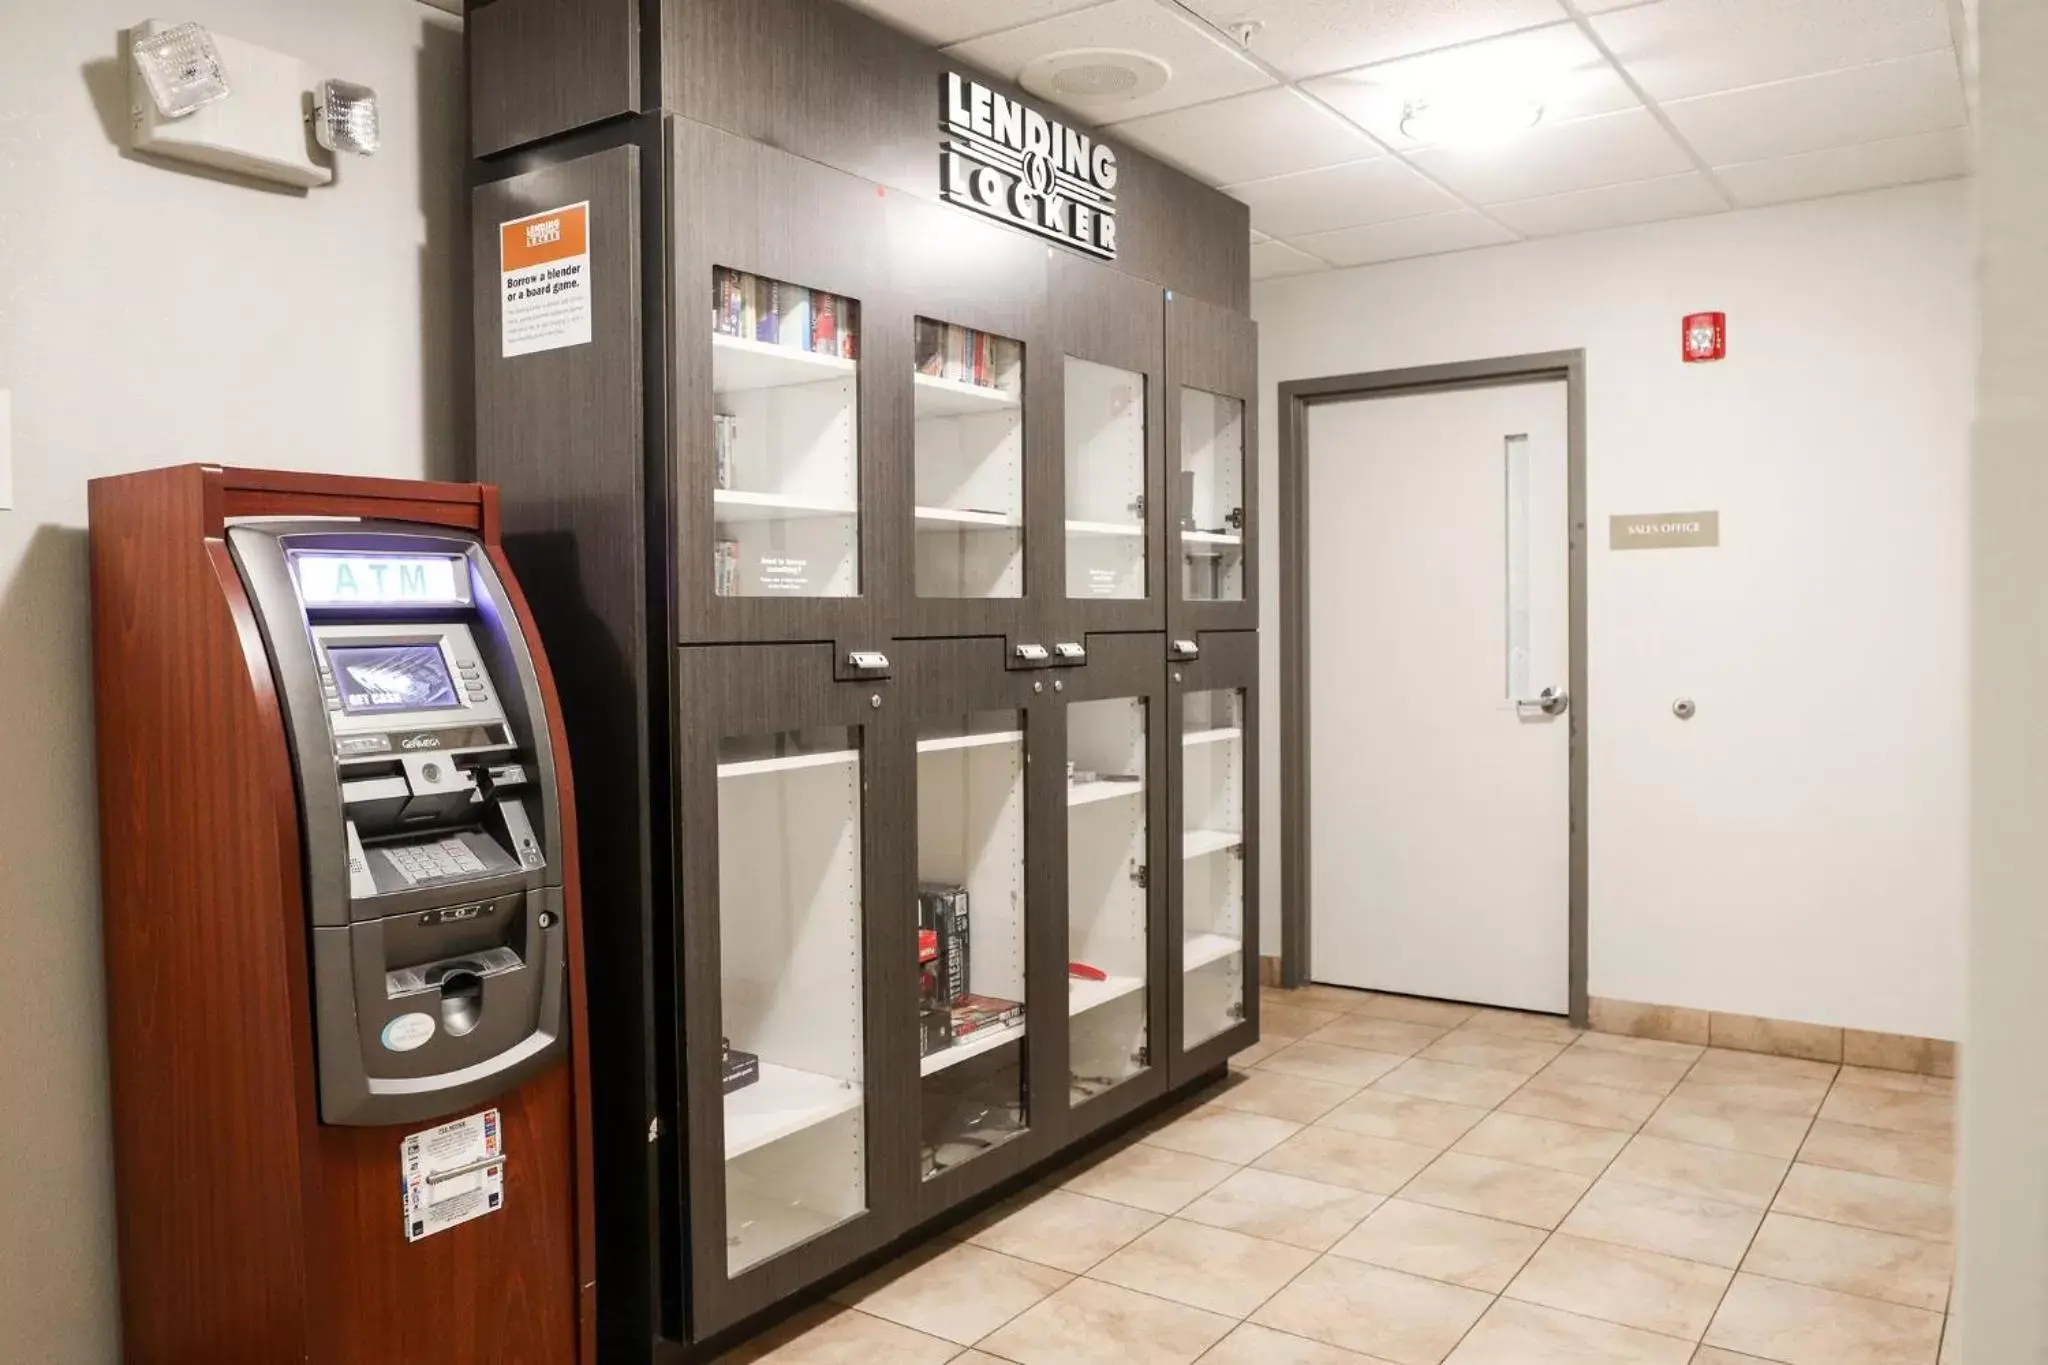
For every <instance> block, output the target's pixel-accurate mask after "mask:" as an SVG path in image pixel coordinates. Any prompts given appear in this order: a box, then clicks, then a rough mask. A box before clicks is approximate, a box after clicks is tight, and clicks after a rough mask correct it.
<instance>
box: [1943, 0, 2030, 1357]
mask: <svg viewBox="0 0 2048 1365" xmlns="http://www.w3.org/2000/svg"><path fill="white" fill-rule="evenodd" d="M1979 34H1980V38H1979V41H1980V51H1981V52H1982V55H1983V75H1982V87H1981V93H1982V99H1981V101H1980V105H1979V109H1980V115H1981V116H1980V121H1979V128H1980V130H1981V131H1980V146H1981V155H1980V164H1981V166H1982V171H1981V178H1982V193H1983V221H1982V226H1981V228H1980V230H1979V252H1980V264H1979V272H1980V273H1979V279H1980V281H1981V286H1982V289H1983V298H1984V310H1983V311H1984V316H1983V322H1982V332H1981V334H1980V345H1981V347H1982V355H1983V370H1982V374H1981V376H1980V378H1979V382H1978V390H1977V402H1978V409H1977V449H1976V462H1975V464H1974V466H1973V474H1974V478H1975V489H1974V501H1975V508H1974V513H1975V516H1974V527H1973V543H1974V549H1975V582H1974V584H1973V587H1974V591H1975V607H1976V611H1975V632H1974V638H1973V645H1974V663H1975V674H1976V688H1975V691H1974V693H1973V695H1972V698H1971V725H1972V729H1973V734H1972V736H1971V743H1972V748H1973V754H1972V764H1973V771H1972V774H1971V798H1972V802H1973V815H1972V830H1971V840H1972V850H1971V853H1972V858H1971V872H1972V876H1973V884H1972V900H1973V904H1972V907H1971V915H1970V1046H1969V1048H1968V1050H1967V1051H1965V1052H1964V1054H1963V1097H1962V1186H1963V1197H1962V1213H1961V1223H1960V1229H1959V1237H1958V1240H1959V1242H1960V1244H1961V1245H1960V1248H1959V1256H1958V1261H1957V1281H1956V1309H1957V1312H1958V1314H1959V1315H1960V1316H1959V1318H1958V1321H1959V1322H1960V1323H1961V1327H1962V1339H1961V1343H1960V1344H1961V1348H1962V1349H1961V1351H1960V1352H1959V1353H1958V1354H1957V1356H1956V1359H1958V1360H1970V1361H1985V1362H1992V1363H1993V1365H2000V1363H2002V1362H2006V1361H2011V1362H2013V1365H2021V1363H2022V1362H2033V1361H2041V1360H2048V1296H2044V1295H2043V1294H2042V1293H2041V1286H2042V1284H2043V1283H2044V1282H2048V1068H2043V1066H2042V1064H2041V1062H2042V1057H2043V1055H2044V1051H2048V905H2044V903H2043V897H2042V887H2043V886H2044V885H2048V838H2044V837H2043V831H2044V829H2048V710H2044V709H2043V707H2042V704H2041V687H2042V678H2043V676H2044V674H2048V609H2044V594H2043V591H2042V585H2043V584H2044V583H2048V535H2043V533H2042V518H2041V509H2042V508H2043V506H2048V458H2044V452H2048V386H2044V382H2043V381H2044V376H2048V307H2044V306H2043V305H2044V303H2048V160H2044V159H2043V157H2042V154H2041V149H2042V147H2043V146H2044V145H2048V83H2044V82H2043V81H2042V80H2041V71H2042V69H2043V67H2044V65H2048V7H2044V6H2043V5H2042V4H2041V3H2040V0H1984V3H1983V7H1982V26H1981V28H1980V30H1979Z"/></svg>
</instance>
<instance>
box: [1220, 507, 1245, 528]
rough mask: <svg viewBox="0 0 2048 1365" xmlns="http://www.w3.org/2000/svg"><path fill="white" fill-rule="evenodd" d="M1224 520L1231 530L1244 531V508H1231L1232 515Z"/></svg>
mask: <svg viewBox="0 0 2048 1365" xmlns="http://www.w3.org/2000/svg"><path fill="white" fill-rule="evenodd" d="M1223 520H1224V521H1226V522H1228V523H1229V524H1230V529H1231V530H1233V531H1242V530H1244V509H1243V508H1242V507H1233V508H1231V509H1230V515H1229V516H1227V517H1225V518H1224V519H1223Z"/></svg>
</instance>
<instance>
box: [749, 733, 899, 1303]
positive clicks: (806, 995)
mask: <svg viewBox="0 0 2048 1365" xmlns="http://www.w3.org/2000/svg"><path fill="white" fill-rule="evenodd" d="M861 808H862V772H861V732H860V731H858V730H855V729H848V728H817V729H808V730H800V731H790V732H785V733H781V734H766V735H753V736H746V737H738V738H728V739H724V740H722V741H720V743H719V749H718V869H719V872H718V916H719V934H720V951H719V959H720V964H719V965H720V983H721V984H720V1006H719V1008H720V1021H721V1022H720V1034H721V1037H720V1053H721V1066H722V1077H721V1083H722V1085H723V1089H724V1112H725V1124H724V1129H725V1206H726V1229H725V1234H726V1235H725V1270H726V1273H727V1275H729V1276H737V1275H739V1274H741V1273H742V1272H744V1271H746V1270H748V1269H750V1268H752V1267H754V1266H756V1265H759V1264H760V1263H761V1262H763V1261H765V1260H768V1259H769V1258H771V1257H774V1256H779V1255H781V1254H782V1253H784V1252H786V1251H788V1250H790V1249H791V1248H792V1247H795V1246H798V1245H801V1244H802V1243H804V1242H806V1241H808V1240H810V1239H811V1238H813V1237H816V1236H818V1235H820V1234H821V1233H824V1232H827V1231H829V1230H831V1229H832V1228H834V1227H837V1226H839V1225H840V1224H843V1223H845V1222H847V1221H848V1220H850V1219H853V1218H856V1217H858V1216H860V1215H861V1214H862V1213H864V1212H865V1211H866V1210H867V1207H868V1189H867V1144H868V1133H867V1126H866V1105H865V1082H866V1078H865V1076H864V1075H863V1070H864V1068H863V1054H864V1049H865V1045H866V1037H867V1031H866V1027H865V1020H864V1018H863V1013H864V1011H863V1008H862V998H863V997H862V992H863V973H862V961H861V959H862V947H861V945H862V901H863V895H862V885H863V883H862V869H861Z"/></svg>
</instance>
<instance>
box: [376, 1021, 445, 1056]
mask: <svg viewBox="0 0 2048 1365" xmlns="http://www.w3.org/2000/svg"><path fill="white" fill-rule="evenodd" d="M439 1027H440V1025H438V1024H436V1023H435V1022H434V1016H433V1015H431V1014H401V1015H399V1016H398V1017H397V1018H396V1019H393V1020H392V1021H391V1022H390V1023H388V1024H386V1025H385V1026H384V1032H383V1035H382V1037H383V1041H384V1047H385V1049H386V1050H387V1051H391V1052H415V1051H417V1050H419V1049H420V1048H423V1047H425V1046H426V1045H427V1043H428V1042H429V1041H431V1040H432V1038H433V1036H434V1033H435V1031H436V1030H437V1029H438V1028H439Z"/></svg>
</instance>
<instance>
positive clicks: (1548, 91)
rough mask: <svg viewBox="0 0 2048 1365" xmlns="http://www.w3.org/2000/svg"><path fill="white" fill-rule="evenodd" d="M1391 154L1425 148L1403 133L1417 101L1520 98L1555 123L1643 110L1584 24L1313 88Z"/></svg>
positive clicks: (1371, 69)
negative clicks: (1500, 94)
mask: <svg viewBox="0 0 2048 1365" xmlns="http://www.w3.org/2000/svg"><path fill="white" fill-rule="evenodd" d="M1305 88H1306V89H1307V90H1309V91H1310V92H1311V93H1313V94H1315V95H1317V96H1319V97H1320V98H1322V99H1326V100H1328V101H1329V102H1330V103H1331V104H1332V105H1333V106H1335V107H1336V108H1338V109H1341V110H1343V111H1344V113H1345V114H1346V115H1347V116H1349V117H1350V118H1353V119H1356V120H1357V121H1358V122H1359V123H1360V124H1362V125H1364V127H1365V128H1366V130H1367V131H1368V132H1370V133H1371V134H1372V135H1373V136H1374V137H1376V138H1378V139H1380V140H1381V141H1382V142H1384V143H1386V144H1387V145H1388V146H1390V147H1395V148H1399V149H1404V150H1405V149H1407V148H1409V147H1413V146H1416V145H1417V144H1416V143H1414V142H1413V141H1411V140H1410V139H1409V138H1407V137H1405V136H1404V135H1403V134H1402V132H1401V115H1402V113H1403V112H1404V110H1405V109H1406V106H1407V103H1408V101H1409V100H1410V99H1413V98H1417V97H1427V96H1429V95H1432V94H1443V93H1448V92H1460V91H1482V92H1492V91H1497V90H1508V91H1513V92H1514V93H1516V94H1519V95H1524V96H1527V97H1528V98H1530V99H1532V100H1534V101H1535V102H1537V103H1539V104H1541V105H1542V106H1543V109H1544V117H1545V118H1546V119H1548V120H1549V121H1551V122H1562V121H1564V120H1567V119H1575V118H1584V117H1586V116H1587V115H1590V114H1611V113H1614V112H1616V111H1618V110H1622V109H1635V108H1640V107H1641V102H1640V101H1639V100H1637V99H1636V97H1635V94H1634V93H1633V92H1632V91H1630V90H1629V88H1628V85H1627V83H1626V82H1624V81H1623V80H1622V78H1621V73H1619V72H1618V71H1616V70H1615V69H1614V67H1613V66H1612V65H1610V64H1609V62H1608V61H1607V59H1606V58H1605V57H1603V56H1602V55H1601V54H1600V49H1599V48H1597V47H1595V46H1593V43H1592V41H1591V40H1590V39H1588V38H1587V37H1586V35H1585V33H1584V32H1583V31H1581V30H1580V28H1579V26H1578V25H1577V24H1552V25H1551V26H1549V27H1548V28H1538V29H1531V30H1529V31H1528V32H1526V33H1515V34H1510V35H1509V36H1507V37H1505V38H1488V39H1486V40H1485V41H1483V42H1477V43H1469V44H1467V45H1465V46H1463V47H1456V48H1452V49H1450V50H1449V51H1445V52H1429V53H1424V54H1423V55H1422V56H1419V57H1404V58H1402V59H1401V60H1399V61H1393V62H1381V63H1379V64H1378V65H1375V66H1368V67H1363V68H1360V69H1359V70H1357V71H1345V72H1340V73H1338V74H1337V75H1334V76H1324V77H1321V78H1319V79H1317V80H1313V81H1309V82H1307V83H1306V85H1305Z"/></svg>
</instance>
